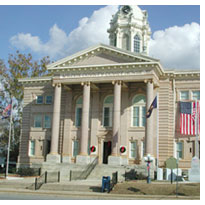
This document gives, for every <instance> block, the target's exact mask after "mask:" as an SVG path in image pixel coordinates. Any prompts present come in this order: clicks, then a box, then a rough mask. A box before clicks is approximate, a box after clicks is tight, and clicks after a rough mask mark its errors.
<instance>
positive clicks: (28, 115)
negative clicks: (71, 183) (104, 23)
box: [18, 6, 200, 168]
mask: <svg viewBox="0 0 205 205" xmlns="http://www.w3.org/2000/svg"><path fill="white" fill-rule="evenodd" d="M105 29H107V28H105ZM107 31H108V33H109V39H110V45H104V44H99V45H94V46H93V47H90V48H87V49H86V50H82V51H80V52H78V53H75V54H73V55H71V56H68V57H66V58H63V59H61V60H59V61H56V62H54V63H52V64H50V65H48V66H47V69H48V70H49V71H51V72H52V75H51V76H49V77H37V78H26V79H21V80H20V82H21V83H22V84H23V86H24V99H23V120H22V136H21V140H20V151H19V157H18V165H19V166H31V167H38V166H41V165H42V163H43V162H51V163H71V164H75V163H76V164H78V163H80V164H88V163H90V161H91V159H93V158H94V157H98V164H108V165H109V164H111V165H132V164H139V165H140V164H142V163H143V156H145V155H147V154H150V155H151V156H153V157H154V158H155V160H158V162H159V166H160V167H163V166H164V165H165V161H166V160H167V159H168V158H169V157H171V156H174V157H177V155H178V157H179V167H180V168H189V167H190V162H191V159H192V157H193V156H194V155H195V145H194V143H195V136H192V135H189V136H186V135H181V134H180V132H179V116H180V113H179V102H180V101H187V100H200V71H199V70H193V71H191V70H183V71H182V70H178V69H176V70H174V69H173V70H171V69H167V68H164V67H163V66H162V65H161V63H160V60H158V59H155V58H152V57H150V56H149V40H150V36H151V29H150V26H149V23H148V14H147V12H146V11H142V10H141V9H140V8H139V7H138V6H121V7H120V8H119V10H118V12H117V13H116V14H115V15H114V16H113V18H112V19H111V22H110V28H109V29H108V30H107ZM156 96H158V99H157V101H158V108H157V109H153V111H152V114H151V116H150V117H149V118H146V112H147V111H148V109H149V107H150V105H151V103H152V102H153V100H154V98H155V97H156Z"/></svg>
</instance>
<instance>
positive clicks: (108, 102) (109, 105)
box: [103, 95, 114, 127]
mask: <svg viewBox="0 0 205 205" xmlns="http://www.w3.org/2000/svg"><path fill="white" fill-rule="evenodd" d="M113 100H114V97H113V95H110V96H107V97H106V98H105V100H104V103H103V126H104V127H111V126H112V111H113Z"/></svg>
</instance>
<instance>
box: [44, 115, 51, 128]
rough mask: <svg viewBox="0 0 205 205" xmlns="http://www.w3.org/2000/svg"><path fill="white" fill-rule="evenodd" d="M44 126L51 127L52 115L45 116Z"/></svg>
mask: <svg viewBox="0 0 205 205" xmlns="http://www.w3.org/2000/svg"><path fill="white" fill-rule="evenodd" d="M44 128H51V116H50V115H45V116H44Z"/></svg>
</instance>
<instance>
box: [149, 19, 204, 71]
mask: <svg viewBox="0 0 205 205" xmlns="http://www.w3.org/2000/svg"><path fill="white" fill-rule="evenodd" d="M150 55H151V56H153V57H155V58H158V59H160V61H161V63H162V64H163V65H164V66H165V67H167V68H176V69H177V68H179V69H199V68H200V26H199V24H197V23H191V24H186V25H184V26H182V27H178V26H174V27H170V28H168V29H165V30H164V31H156V32H154V34H153V39H151V42H150Z"/></svg>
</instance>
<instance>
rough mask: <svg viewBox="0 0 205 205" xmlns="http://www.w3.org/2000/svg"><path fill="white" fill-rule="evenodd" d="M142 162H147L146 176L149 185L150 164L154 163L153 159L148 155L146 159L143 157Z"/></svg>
mask: <svg viewBox="0 0 205 205" xmlns="http://www.w3.org/2000/svg"><path fill="white" fill-rule="evenodd" d="M144 161H145V162H147V171H148V176H147V184H150V183H151V177H150V163H151V162H153V161H154V158H153V157H151V156H150V154H148V155H147V156H146V157H144Z"/></svg>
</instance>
